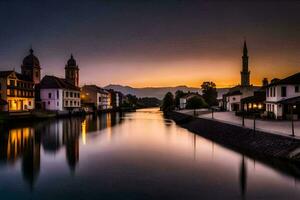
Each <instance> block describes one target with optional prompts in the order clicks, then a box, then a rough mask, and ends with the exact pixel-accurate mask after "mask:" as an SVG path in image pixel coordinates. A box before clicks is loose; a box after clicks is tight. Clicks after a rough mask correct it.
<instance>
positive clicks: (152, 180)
mask: <svg viewBox="0 0 300 200" xmlns="http://www.w3.org/2000/svg"><path fill="white" fill-rule="evenodd" d="M279 168H280V167H279ZM299 198H300V183H299V177H298V176H293V174H292V173H289V172H288V171H284V170H283V169H278V167H276V165H269V164H266V162H261V161H257V160H255V159H253V158H249V157H247V156H244V155H242V154H240V153H238V152H235V151H232V150H230V149H227V148H225V147H222V146H220V145H218V144H216V143H214V142H212V141H209V140H207V139H205V138H203V137H201V136H198V135H195V134H193V133H191V132H189V131H188V130H185V129H183V128H181V127H179V126H177V125H176V124H175V123H174V122H173V121H171V120H168V119H165V118H164V117H163V115H162V113H161V112H159V111H158V109H156V108H153V109H141V110H137V112H132V113H125V114H119V113H117V114H109V113H108V114H102V115H100V116H92V115H90V116H86V117H84V118H82V117H74V118H64V119H55V120H49V121H43V122H30V123H29V122H28V123H22V124H19V125H11V126H10V127H9V128H2V130H1V135H0V199H55V200H60V199H299Z"/></svg>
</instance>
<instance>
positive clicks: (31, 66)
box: [21, 48, 41, 84]
mask: <svg viewBox="0 0 300 200" xmlns="http://www.w3.org/2000/svg"><path fill="white" fill-rule="evenodd" d="M21 71H22V75H24V76H26V77H28V78H29V79H30V80H31V81H32V82H34V84H38V83H40V81H41V66H40V61H39V59H38V58H37V57H36V56H35V55H34V54H33V50H32V48H30V50H29V55H28V56H26V57H25V58H24V59H23V63H22V65H21Z"/></svg>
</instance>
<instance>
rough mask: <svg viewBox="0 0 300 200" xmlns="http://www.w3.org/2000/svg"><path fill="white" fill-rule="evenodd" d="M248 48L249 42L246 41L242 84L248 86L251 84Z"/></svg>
mask: <svg viewBox="0 0 300 200" xmlns="http://www.w3.org/2000/svg"><path fill="white" fill-rule="evenodd" d="M248 58H249V57H248V48H247V42H246V40H245V41H244V47H243V57H242V60H243V67H242V71H241V86H243V87H247V86H250V71H249V69H248Z"/></svg>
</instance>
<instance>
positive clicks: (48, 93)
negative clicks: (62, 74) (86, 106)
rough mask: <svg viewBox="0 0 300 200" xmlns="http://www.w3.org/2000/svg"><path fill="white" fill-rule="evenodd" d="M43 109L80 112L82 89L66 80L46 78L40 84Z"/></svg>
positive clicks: (53, 77)
mask: <svg viewBox="0 0 300 200" xmlns="http://www.w3.org/2000/svg"><path fill="white" fill-rule="evenodd" d="M40 95H41V96H40V98H41V101H42V108H43V109H44V110H50V111H79V109H80V108H81V102H80V88H78V87H76V86H74V85H72V84H71V83H70V82H68V81H67V80H66V79H61V78H58V77H55V76H45V77H44V78H43V79H42V81H41V84H40Z"/></svg>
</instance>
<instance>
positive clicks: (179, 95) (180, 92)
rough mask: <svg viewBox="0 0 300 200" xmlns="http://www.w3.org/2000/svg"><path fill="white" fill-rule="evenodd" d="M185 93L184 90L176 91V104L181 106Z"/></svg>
mask: <svg viewBox="0 0 300 200" xmlns="http://www.w3.org/2000/svg"><path fill="white" fill-rule="evenodd" d="M184 95H185V93H184V92H183V91H182V90H177V91H176V92H175V106H176V107H179V106H180V98H181V97H183V96H184Z"/></svg>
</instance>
